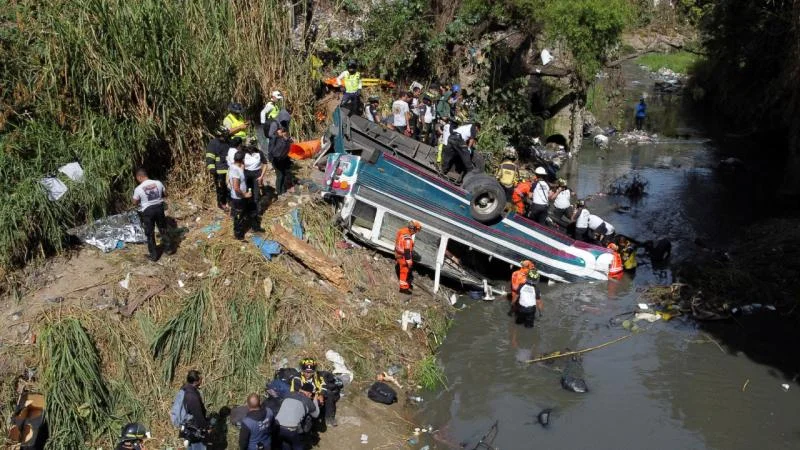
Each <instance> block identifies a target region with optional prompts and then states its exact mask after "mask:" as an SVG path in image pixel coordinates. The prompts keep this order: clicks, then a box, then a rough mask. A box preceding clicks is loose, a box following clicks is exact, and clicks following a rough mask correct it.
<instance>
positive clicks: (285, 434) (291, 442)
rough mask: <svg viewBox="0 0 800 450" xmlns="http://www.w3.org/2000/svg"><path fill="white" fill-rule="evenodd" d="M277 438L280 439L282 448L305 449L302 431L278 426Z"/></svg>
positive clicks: (285, 449)
mask: <svg viewBox="0 0 800 450" xmlns="http://www.w3.org/2000/svg"><path fill="white" fill-rule="evenodd" d="M278 439H279V440H280V441H281V448H282V449H283V450H305V448H306V445H305V439H303V435H302V433H299V432H298V431H297V430H296V429H295V430H293V431H292V430H289V429H288V428H286V427H280V431H278Z"/></svg>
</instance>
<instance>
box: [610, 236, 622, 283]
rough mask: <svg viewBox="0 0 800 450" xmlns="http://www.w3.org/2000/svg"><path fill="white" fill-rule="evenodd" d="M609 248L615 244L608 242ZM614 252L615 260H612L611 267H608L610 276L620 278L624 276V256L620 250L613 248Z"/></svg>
mask: <svg viewBox="0 0 800 450" xmlns="http://www.w3.org/2000/svg"><path fill="white" fill-rule="evenodd" d="M608 245H609V248H610V246H611V245H613V244H608ZM611 251H612V252H613V253H614V260H613V261H612V262H611V267H610V268H609V269H608V278H613V279H615V280H619V279H620V278H622V257H621V256H619V252H617V251H615V250H611Z"/></svg>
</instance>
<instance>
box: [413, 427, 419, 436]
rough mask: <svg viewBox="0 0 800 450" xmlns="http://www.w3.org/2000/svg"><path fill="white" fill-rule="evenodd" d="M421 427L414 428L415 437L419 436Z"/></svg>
mask: <svg viewBox="0 0 800 450" xmlns="http://www.w3.org/2000/svg"><path fill="white" fill-rule="evenodd" d="M419 431H420V430H419V427H417V428H414V436H419Z"/></svg>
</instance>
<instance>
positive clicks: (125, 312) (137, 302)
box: [119, 283, 167, 317]
mask: <svg viewBox="0 0 800 450" xmlns="http://www.w3.org/2000/svg"><path fill="white" fill-rule="evenodd" d="M166 288H167V285H166V284H163V283H159V284H157V285H155V286H153V287H151V288H150V289H148V290H147V292H145V293H144V294H142V295H141V296H139V297H137V298H136V299H134V300H132V301H130V302H129V303H128V306H127V307H126V308H125V309H122V308H120V310H119V313H120V314H122V316H123V317H131V316H133V313H134V312H136V309H138V308H139V307H140V306H142V304H143V303H144V302H146V301H148V300H150V299H151V298H153V297H155V296H156V295H158V294H160V293H161V292H163V291H164V289H166Z"/></svg>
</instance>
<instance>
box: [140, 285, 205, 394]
mask: <svg viewBox="0 0 800 450" xmlns="http://www.w3.org/2000/svg"><path fill="white" fill-rule="evenodd" d="M209 297H210V294H209V292H208V290H207V289H200V290H199V291H197V292H196V293H194V294H192V295H190V296H189V297H187V298H186V300H184V302H183V307H182V308H181V309H180V311H179V312H178V314H176V315H175V316H174V317H173V318H172V319H170V320H169V321H167V323H165V324H164V325H163V326H162V327H161V329H160V330H158V332H157V334H156V336H155V338H153V344H152V345H151V352H152V353H153V358H154V359H157V358H163V359H165V364H164V380H166V381H172V380H173V379H174V378H175V369H176V368H177V367H178V365H179V364H180V363H181V362H184V363H186V362H190V361H192V358H193V357H194V355H195V347H196V346H197V345H198V339H199V338H200V335H201V333H202V332H203V330H204V326H203V325H204V324H203V322H204V319H205V317H206V315H207V311H206V310H207V308H208V306H209V303H210V298H209Z"/></svg>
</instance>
